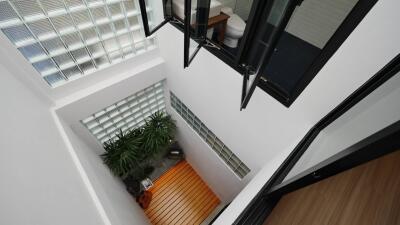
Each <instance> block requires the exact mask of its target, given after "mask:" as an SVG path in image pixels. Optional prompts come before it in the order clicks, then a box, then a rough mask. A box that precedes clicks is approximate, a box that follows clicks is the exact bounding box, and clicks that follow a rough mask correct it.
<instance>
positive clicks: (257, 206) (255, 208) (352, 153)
mask: <svg viewBox="0 0 400 225" xmlns="http://www.w3.org/2000/svg"><path fill="white" fill-rule="evenodd" d="M399 71H400V54H398V55H397V56H396V57H394V58H393V59H392V60H391V61H390V62H389V63H388V64H386V65H385V66H384V67H383V68H382V69H381V70H380V71H378V72H377V73H376V74H375V75H374V76H373V77H371V78H370V79H369V80H368V81H367V82H365V83H364V84H363V85H362V86H361V87H359V88H358V89H357V90H356V91H354V92H353V93H352V94H351V95H350V96H349V97H347V98H346V99H345V100H344V101H343V102H342V103H340V104H339V105H338V106H337V107H335V108H334V109H333V110H332V111H331V112H329V113H328V114H327V115H326V116H325V117H323V118H322V119H321V120H320V121H319V122H318V123H317V124H315V125H314V126H313V127H312V128H311V129H310V130H309V131H308V132H307V134H306V135H305V136H304V137H303V139H302V140H301V141H300V142H299V143H298V144H297V146H296V147H295V148H294V150H293V151H292V152H291V153H290V154H289V156H288V157H287V158H286V159H285V161H284V162H283V163H282V164H281V165H280V167H279V168H278V169H277V170H276V171H275V172H274V174H273V175H272V176H271V178H270V179H269V180H268V181H267V182H266V183H265V185H264V186H263V187H262V189H261V190H260V191H259V192H258V193H257V195H256V196H255V197H254V198H253V199H252V201H251V202H250V204H249V205H248V206H247V207H246V208H245V210H244V211H243V212H242V213H241V214H240V216H239V217H238V218H237V219H236V221H235V222H234V224H243V225H248V224H262V223H263V222H264V221H265V219H266V217H267V216H268V215H269V213H270V212H271V211H272V209H273V207H274V206H275V204H276V203H277V202H278V201H279V199H280V197H281V196H282V195H283V194H286V193H288V192H291V191H295V190H297V189H299V188H301V187H304V186H307V185H310V184H312V183H315V182H318V181H320V180H322V179H325V178H327V177H329V176H332V175H334V174H336V173H339V172H341V171H344V170H346V169H349V168H352V167H355V166H357V165H359V164H361V163H364V162H367V161H369V160H372V159H374V158H376V157H380V156H382V154H379V153H374V152H373V151H372V150H373V149H376V148H380V151H383V154H388V153H390V152H392V151H395V150H397V149H399V146H400V143H399V142H400V136H399V135H400V122H396V123H394V124H393V125H391V126H389V127H387V128H385V129H383V130H381V131H379V132H377V133H375V134H374V135H372V136H370V137H367V138H366V139H364V140H363V141H361V142H359V143H357V144H355V145H354V146H352V148H351V149H345V150H344V151H343V152H341V153H338V155H335V156H333V157H331V158H329V159H328V160H327V161H323V162H321V163H320V164H318V165H317V167H313V168H311V169H310V170H306V171H304V173H301V174H300V175H298V176H296V179H295V178H293V179H295V180H293V179H290V180H288V181H286V182H284V183H282V181H283V180H284V178H285V177H286V176H287V174H288V173H289V172H290V170H291V169H292V168H293V167H294V165H295V164H296V163H297V161H298V160H299V159H300V158H301V156H302V155H303V154H304V152H305V151H306V150H307V149H308V147H309V146H310V144H311V143H312V142H313V141H314V140H315V138H316V137H317V136H318V134H319V133H320V132H321V131H322V130H323V129H324V128H325V127H327V126H328V125H329V124H331V123H332V122H333V121H335V120H336V119H338V118H339V117H340V116H342V115H343V114H344V113H345V112H347V111H348V110H349V109H350V108H352V107H353V106H354V105H356V104H357V103H359V102H360V101H361V100H362V99H364V98H365V97H366V96H368V95H369V94H370V93H372V92H373V91H374V90H376V89H377V88H378V87H380V86H381V85H382V84H383V83H385V82H386V81H387V80H389V79H390V78H392V77H393V76H395V75H397V74H398V73H399ZM361 149H364V150H367V151H369V152H368V154H366V155H362V154H363V153H362V152H360V151H359V150H361ZM366 153H367V152H366ZM360 154H361V155H360ZM357 156H358V157H361V158H360V159H356V158H357ZM343 160H344V161H343Z"/></svg>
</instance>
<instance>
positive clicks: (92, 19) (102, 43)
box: [82, 0, 112, 63]
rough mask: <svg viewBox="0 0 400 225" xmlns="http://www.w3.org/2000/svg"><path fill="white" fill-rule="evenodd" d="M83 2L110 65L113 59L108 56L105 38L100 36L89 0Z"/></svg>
mask: <svg viewBox="0 0 400 225" xmlns="http://www.w3.org/2000/svg"><path fill="white" fill-rule="evenodd" d="M82 2H83V3H84V4H85V6H86V10H87V12H88V13H89V17H90V20H91V22H92V23H93V25H94V30H95V31H96V35H97V38H98V39H99V40H100V44H101V46H103V48H104V52H105V54H106V57H107V60H108V62H109V63H112V61H111V59H110V56H109V54H108V51H107V49H106V46H105V45H104V40H103V37H102V36H101V34H100V31H99V27H98V26H97V22H96V20H95V18H94V16H93V14H92V12H91V10H90V7H89V4H88V3H87V0H82Z"/></svg>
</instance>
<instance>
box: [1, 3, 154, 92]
mask: <svg viewBox="0 0 400 225" xmlns="http://www.w3.org/2000/svg"><path fill="white" fill-rule="evenodd" d="M148 11H149V12H148V13H149V14H150V15H151V14H152V12H151V9H148ZM0 29H1V30H2V31H3V33H4V34H5V35H6V36H7V37H8V38H9V39H10V41H11V42H12V43H13V44H14V45H15V46H16V48H18V50H19V51H20V52H21V53H22V54H23V55H24V56H25V58H26V59H27V60H28V61H29V62H30V63H31V64H32V65H33V67H34V68H35V69H36V70H37V71H38V72H39V74H40V75H41V76H42V77H43V79H44V80H45V81H47V83H48V84H49V85H50V86H52V87H57V86H60V85H62V84H65V83H66V82H68V81H71V80H74V79H77V78H80V77H82V76H83V75H87V74H90V73H92V72H94V71H96V70H98V69H101V68H104V67H107V66H110V65H112V64H115V63H118V62H120V61H122V60H124V59H128V58H131V57H133V56H135V55H137V54H140V53H143V52H146V51H148V50H150V49H153V48H155V46H156V43H155V38H154V37H150V38H147V39H146V38H145V36H144V30H143V26H142V21H141V17H140V10H139V4H138V2H137V0H0Z"/></svg>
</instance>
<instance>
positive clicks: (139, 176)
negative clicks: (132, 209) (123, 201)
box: [101, 111, 176, 196]
mask: <svg viewBox="0 0 400 225" xmlns="http://www.w3.org/2000/svg"><path fill="white" fill-rule="evenodd" d="M175 131H176V125H175V122H174V120H172V118H171V116H170V115H168V114H166V113H164V112H160V111H158V112H156V113H154V114H152V115H151V116H150V117H149V118H148V119H147V120H146V122H145V125H144V126H143V127H140V128H136V129H133V130H131V131H128V132H126V133H124V132H122V130H120V131H119V133H118V134H117V138H116V139H115V140H110V141H108V142H106V143H104V149H105V153H104V154H102V155H101V157H102V159H103V161H104V163H105V164H106V165H107V166H108V167H109V168H110V170H111V171H112V172H113V173H114V174H115V175H116V176H119V177H121V178H122V179H123V181H124V183H125V184H126V186H127V189H128V191H129V192H130V193H131V194H133V195H134V196H137V195H139V194H140V192H141V190H140V183H139V182H140V181H141V180H143V179H144V178H146V177H147V176H149V175H150V174H151V172H153V170H154V167H152V166H151V164H152V162H153V161H154V159H155V158H156V157H158V156H159V155H160V154H163V153H164V152H165V150H166V149H167V148H168V146H169V145H170V144H171V142H172V140H173V139H174V134H175Z"/></svg>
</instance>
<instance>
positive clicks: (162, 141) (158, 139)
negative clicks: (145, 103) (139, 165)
mask: <svg viewBox="0 0 400 225" xmlns="http://www.w3.org/2000/svg"><path fill="white" fill-rule="evenodd" d="M175 131H176V125H175V121H174V120H173V119H172V118H171V116H170V115H168V114H166V113H164V112H162V111H157V112H156V113H154V114H152V115H151V116H150V117H149V119H147V120H146V123H145V125H144V128H143V149H144V150H145V152H146V154H147V155H148V156H149V157H151V156H154V155H156V154H158V153H160V152H162V151H163V150H165V149H166V148H167V147H168V145H169V144H170V143H171V140H173V139H174V135H175Z"/></svg>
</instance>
